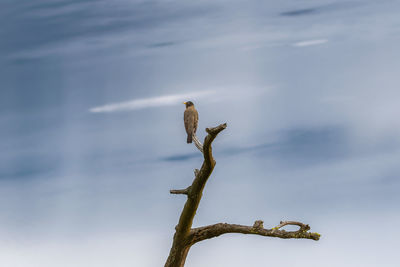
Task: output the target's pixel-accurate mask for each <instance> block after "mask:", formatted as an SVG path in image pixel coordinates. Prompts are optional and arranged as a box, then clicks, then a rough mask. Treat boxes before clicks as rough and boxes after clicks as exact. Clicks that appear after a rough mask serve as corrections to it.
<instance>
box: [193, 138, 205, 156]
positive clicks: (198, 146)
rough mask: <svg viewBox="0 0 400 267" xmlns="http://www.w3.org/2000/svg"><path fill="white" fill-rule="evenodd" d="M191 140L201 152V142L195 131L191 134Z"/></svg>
mask: <svg viewBox="0 0 400 267" xmlns="http://www.w3.org/2000/svg"><path fill="white" fill-rule="evenodd" d="M193 142H194V145H195V146H196V147H197V149H198V150H200V152H201V153H203V144H202V143H201V142H200V140H199V138H197V135H196V133H194V134H193Z"/></svg>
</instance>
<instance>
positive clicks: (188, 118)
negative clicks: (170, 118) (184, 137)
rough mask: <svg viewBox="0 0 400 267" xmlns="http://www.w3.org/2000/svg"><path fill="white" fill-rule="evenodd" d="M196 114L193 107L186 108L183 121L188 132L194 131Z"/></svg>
mask: <svg viewBox="0 0 400 267" xmlns="http://www.w3.org/2000/svg"><path fill="white" fill-rule="evenodd" d="M194 119H195V116H194V113H193V110H191V109H186V110H185V112H184V113H183V121H184V123H185V129H186V133H187V134H192V133H193V127H194V121H195V120H194Z"/></svg>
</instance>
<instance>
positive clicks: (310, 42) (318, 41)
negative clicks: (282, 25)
mask: <svg viewBox="0 0 400 267" xmlns="http://www.w3.org/2000/svg"><path fill="white" fill-rule="evenodd" d="M327 42H328V40H327V39H316V40H307V41H301V42H297V43H294V44H293V46H298V47H303V46H311V45H320V44H325V43H327Z"/></svg>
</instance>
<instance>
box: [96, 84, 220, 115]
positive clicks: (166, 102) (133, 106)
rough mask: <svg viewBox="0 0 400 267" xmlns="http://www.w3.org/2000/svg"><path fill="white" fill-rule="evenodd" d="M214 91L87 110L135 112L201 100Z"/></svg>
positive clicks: (155, 98) (169, 96) (167, 96)
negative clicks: (189, 100) (190, 100)
mask: <svg viewBox="0 0 400 267" xmlns="http://www.w3.org/2000/svg"><path fill="white" fill-rule="evenodd" d="M214 93H215V91H210V90H209V91H197V92H191V93H185V94H176V95H165V96H159V97H152V98H142V99H134V100H131V101H126V102H119V103H111V104H107V105H104V106H99V107H94V108H91V109H89V111H90V112H92V113H106V112H117V111H127V110H137V109H143V108H149V107H161V106H172V105H175V104H178V103H180V102H182V101H185V100H188V99H193V98H201V97H206V96H210V95H212V94H214Z"/></svg>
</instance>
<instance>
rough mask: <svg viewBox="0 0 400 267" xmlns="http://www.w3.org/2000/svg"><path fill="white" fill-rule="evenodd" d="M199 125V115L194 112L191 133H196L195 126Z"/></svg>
mask: <svg viewBox="0 0 400 267" xmlns="http://www.w3.org/2000/svg"><path fill="white" fill-rule="evenodd" d="M198 123H199V113H198V112H197V110H194V125H193V126H194V129H193V132H194V133H196V131H197V124H198Z"/></svg>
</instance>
